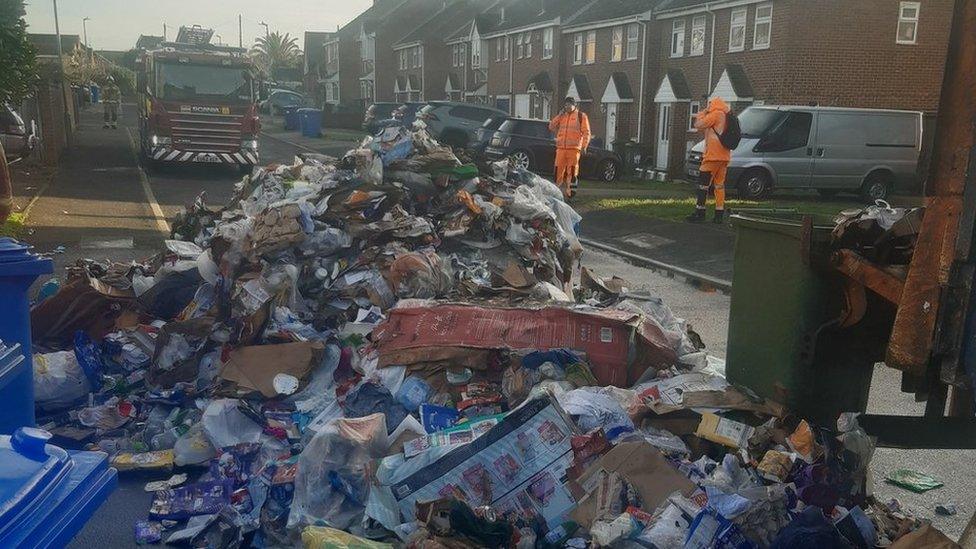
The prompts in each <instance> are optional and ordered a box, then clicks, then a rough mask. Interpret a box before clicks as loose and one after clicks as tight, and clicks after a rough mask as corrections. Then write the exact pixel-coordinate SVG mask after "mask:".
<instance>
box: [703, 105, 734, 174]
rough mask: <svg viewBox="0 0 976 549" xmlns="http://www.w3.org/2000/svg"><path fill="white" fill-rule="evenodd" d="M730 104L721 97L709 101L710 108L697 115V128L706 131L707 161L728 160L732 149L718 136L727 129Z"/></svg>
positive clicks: (704, 159)
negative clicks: (726, 121) (726, 116)
mask: <svg viewBox="0 0 976 549" xmlns="http://www.w3.org/2000/svg"><path fill="white" fill-rule="evenodd" d="M731 110H732V109H731V108H730V107H729V104H728V103H726V102H725V101H723V100H722V99H721V98H719V97H713V98H712V100H711V101H709V102H708V108H706V109H705V110H703V111H700V112H699V113H698V114H696V115H695V128H696V129H698V130H699V131H701V132H704V133H705V154H704V155H703V157H702V160H703V161H705V162H728V161H729V160H731V159H732V151H730V150H728V149H726V148H725V145H723V144H722V141H721V140H720V139H719V138H718V136H719V135H721V134H722V132H724V131H725V115H726V114H727V113H728V112H729V111H731Z"/></svg>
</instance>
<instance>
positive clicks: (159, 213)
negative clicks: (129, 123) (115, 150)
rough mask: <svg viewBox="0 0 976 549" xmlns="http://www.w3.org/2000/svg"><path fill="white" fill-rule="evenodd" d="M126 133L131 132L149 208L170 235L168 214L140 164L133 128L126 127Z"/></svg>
mask: <svg viewBox="0 0 976 549" xmlns="http://www.w3.org/2000/svg"><path fill="white" fill-rule="evenodd" d="M125 133H127V134H129V149H130V150H131V151H132V158H133V159H135V161H136V169H138V170H139V181H140V182H142V190H143V192H145V193H146V200H147V201H149V209H150V210H152V213H153V217H154V218H155V219H156V228H157V229H159V232H161V233H163V234H164V235H166V236H167V237H168V236H169V235H170V232H171V231H170V228H169V222H167V221H166V214H164V213H163V209H162V208H160V207H159V202H157V201H156V195H155V194H153V191H152V187H150V186H149V177H148V176H147V175H146V172H145V171H144V170H143V169H142V166H141V165H139V152H138V149H137V148H136V138H135V137H133V136H132V130H130V129H129V128H126V129H125Z"/></svg>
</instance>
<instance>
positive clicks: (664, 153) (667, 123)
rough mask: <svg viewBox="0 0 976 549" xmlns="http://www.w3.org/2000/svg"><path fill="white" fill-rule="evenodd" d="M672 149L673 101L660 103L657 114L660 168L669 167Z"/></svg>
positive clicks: (665, 168)
mask: <svg viewBox="0 0 976 549" xmlns="http://www.w3.org/2000/svg"><path fill="white" fill-rule="evenodd" d="M670 151H671V103H660V104H659V107H658V115H657V162H656V163H655V167H656V168H657V169H659V170H667V169H668V156H670V154H669V153H670Z"/></svg>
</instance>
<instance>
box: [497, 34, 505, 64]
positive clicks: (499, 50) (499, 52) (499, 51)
mask: <svg viewBox="0 0 976 549" xmlns="http://www.w3.org/2000/svg"><path fill="white" fill-rule="evenodd" d="M502 40H504V39H503V38H499V39H498V40H496V41H495V61H501V60H502Z"/></svg>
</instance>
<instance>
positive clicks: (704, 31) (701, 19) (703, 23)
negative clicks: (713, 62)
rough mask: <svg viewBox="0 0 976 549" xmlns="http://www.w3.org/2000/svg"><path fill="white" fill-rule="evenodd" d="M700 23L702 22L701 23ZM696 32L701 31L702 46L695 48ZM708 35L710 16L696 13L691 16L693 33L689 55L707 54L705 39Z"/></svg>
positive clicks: (690, 36)
mask: <svg viewBox="0 0 976 549" xmlns="http://www.w3.org/2000/svg"><path fill="white" fill-rule="evenodd" d="M699 23H700V24H699ZM695 33H701V48H700V49H697V50H696V49H695ZM707 36H708V17H706V16H705V15H696V16H694V17H692V18H691V34H690V35H689V38H690V40H689V41H688V57H698V56H701V55H705V40H706V38H707Z"/></svg>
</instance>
